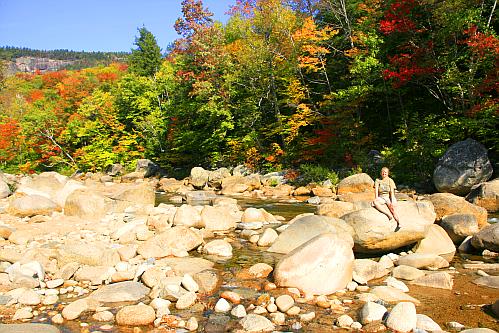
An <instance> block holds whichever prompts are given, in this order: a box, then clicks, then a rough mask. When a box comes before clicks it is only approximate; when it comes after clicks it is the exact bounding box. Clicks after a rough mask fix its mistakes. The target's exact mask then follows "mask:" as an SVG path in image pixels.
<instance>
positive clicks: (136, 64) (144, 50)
mask: <svg viewBox="0 0 499 333" xmlns="http://www.w3.org/2000/svg"><path fill="white" fill-rule="evenodd" d="M138 31H139V37H136V38H135V43H134V45H136V46H137V48H136V49H133V50H132V54H131V55H130V56H129V58H128V64H129V66H130V67H129V69H130V71H131V72H132V73H135V74H137V75H141V76H153V75H154V74H155V73H156V72H157V71H158V70H159V67H160V66H161V62H162V58H161V48H160V47H159V46H158V43H157V41H156V37H154V35H153V34H152V33H151V32H150V31H149V30H147V29H146V28H145V27H142V28H140V29H138Z"/></svg>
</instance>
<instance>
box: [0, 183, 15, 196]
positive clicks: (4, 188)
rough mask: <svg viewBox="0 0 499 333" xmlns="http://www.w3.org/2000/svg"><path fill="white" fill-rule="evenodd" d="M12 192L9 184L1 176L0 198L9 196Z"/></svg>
mask: <svg viewBox="0 0 499 333" xmlns="http://www.w3.org/2000/svg"><path fill="white" fill-rule="evenodd" d="M11 193H12V192H11V190H10V188H9V185H8V184H7V183H6V182H4V181H3V180H2V179H1V178H0V199H3V198H7V197H8V196H9V195H11Z"/></svg>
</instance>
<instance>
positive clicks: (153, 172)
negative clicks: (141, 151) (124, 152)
mask: <svg viewBox="0 0 499 333" xmlns="http://www.w3.org/2000/svg"><path fill="white" fill-rule="evenodd" d="M135 172H137V173H142V174H143V177H144V178H147V177H153V176H157V175H164V174H165V172H164V170H163V169H161V167H160V166H159V165H157V164H156V163H154V162H153V161H151V160H148V159H140V160H137V166H136V167H135Z"/></svg>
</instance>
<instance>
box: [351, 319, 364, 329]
mask: <svg viewBox="0 0 499 333" xmlns="http://www.w3.org/2000/svg"><path fill="white" fill-rule="evenodd" d="M350 328H352V329H354V330H361V329H362V324H361V323H359V322H358V321H354V322H353V323H352V325H350Z"/></svg>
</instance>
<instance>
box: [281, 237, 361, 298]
mask: <svg viewBox="0 0 499 333" xmlns="http://www.w3.org/2000/svg"><path fill="white" fill-rule="evenodd" d="M352 246H353V243H352V242H351V241H350V240H349V239H345V238H344V237H342V235H337V234H331V233H325V234H321V235H318V236H317V237H314V238H312V239H311V240H309V241H308V242H306V243H305V244H302V245H301V246H299V247H297V248H296V249H294V250H293V251H291V252H290V253H288V254H287V255H285V256H284V257H283V258H282V259H281V260H280V261H279V262H278V263H277V265H276V267H275V270H274V281H275V283H276V285H277V286H279V287H295V288H298V289H300V290H301V291H303V292H304V293H305V294H308V295H328V294H332V293H334V292H336V291H338V290H340V289H344V288H345V287H346V285H347V284H348V283H349V282H350V281H351V280H352V272H353V262H354V259H355V258H354V256H353V251H352Z"/></svg>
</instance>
